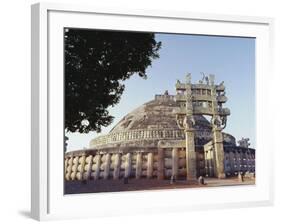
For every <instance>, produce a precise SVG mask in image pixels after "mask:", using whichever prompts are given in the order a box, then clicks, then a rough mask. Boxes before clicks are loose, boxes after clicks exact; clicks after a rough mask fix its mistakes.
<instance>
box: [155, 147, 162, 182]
mask: <svg viewBox="0 0 281 224" xmlns="http://www.w3.org/2000/svg"><path fill="white" fill-rule="evenodd" d="M157 178H158V180H163V179H164V149H161V148H159V149H158V163H157Z"/></svg>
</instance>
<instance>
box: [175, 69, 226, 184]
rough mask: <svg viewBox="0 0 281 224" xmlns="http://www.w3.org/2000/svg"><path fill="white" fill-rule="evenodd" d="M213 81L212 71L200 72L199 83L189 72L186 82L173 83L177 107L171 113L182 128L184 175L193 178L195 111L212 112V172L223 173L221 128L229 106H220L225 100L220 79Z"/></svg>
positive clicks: (202, 113)
mask: <svg viewBox="0 0 281 224" xmlns="http://www.w3.org/2000/svg"><path fill="white" fill-rule="evenodd" d="M214 81H215V76H214V75H209V76H205V74H203V79H202V80H200V81H199V83H198V84H192V83H191V74H190V73H188V74H187V76H186V82H185V83H181V82H180V81H177V83H176V92H177V95H176V97H175V99H176V102H177V103H178V108H176V109H175V110H174V113H175V115H176V119H177V124H178V126H179V128H180V129H183V130H184V131H185V140H186V164H187V166H186V167H187V172H186V173H187V174H186V175H187V179H195V178H196V159H195V155H196V154H195V144H194V128H193V126H194V124H195V121H194V115H209V116H211V125H212V133H213V148H214V150H213V154H214V155H213V158H214V175H215V176H216V177H218V178H224V177H225V172H224V148H223V135H222V130H223V129H224V128H225V126H226V121H227V116H228V115H230V110H229V109H228V108H223V103H225V102H226V101H227V97H226V96H225V87H224V85H223V82H222V83H220V84H218V85H216V84H215V83H214Z"/></svg>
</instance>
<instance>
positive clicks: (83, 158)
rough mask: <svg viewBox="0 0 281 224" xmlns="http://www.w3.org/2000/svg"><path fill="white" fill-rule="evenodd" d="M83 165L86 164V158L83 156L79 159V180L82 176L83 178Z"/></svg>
mask: <svg viewBox="0 0 281 224" xmlns="http://www.w3.org/2000/svg"><path fill="white" fill-rule="evenodd" d="M85 163H86V156H85V155H83V156H82V157H81V170H80V179H81V180H83V179H84V178H83V176H84V169H85Z"/></svg>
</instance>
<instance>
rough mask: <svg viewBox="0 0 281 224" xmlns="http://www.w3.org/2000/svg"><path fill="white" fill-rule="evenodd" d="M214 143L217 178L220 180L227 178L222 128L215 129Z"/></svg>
mask: <svg viewBox="0 0 281 224" xmlns="http://www.w3.org/2000/svg"><path fill="white" fill-rule="evenodd" d="M213 142H214V160H215V161H214V162H215V164H214V165H215V167H214V171H215V176H216V177H217V178H219V179H221V178H225V172H224V149H223V136H222V132H221V129H220V128H216V127H213Z"/></svg>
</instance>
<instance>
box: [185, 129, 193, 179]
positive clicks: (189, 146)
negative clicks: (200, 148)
mask: <svg viewBox="0 0 281 224" xmlns="http://www.w3.org/2000/svg"><path fill="white" fill-rule="evenodd" d="M185 139H186V149H185V150H186V179H187V180H196V153H195V144H194V131H193V130H186V131H185Z"/></svg>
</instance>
